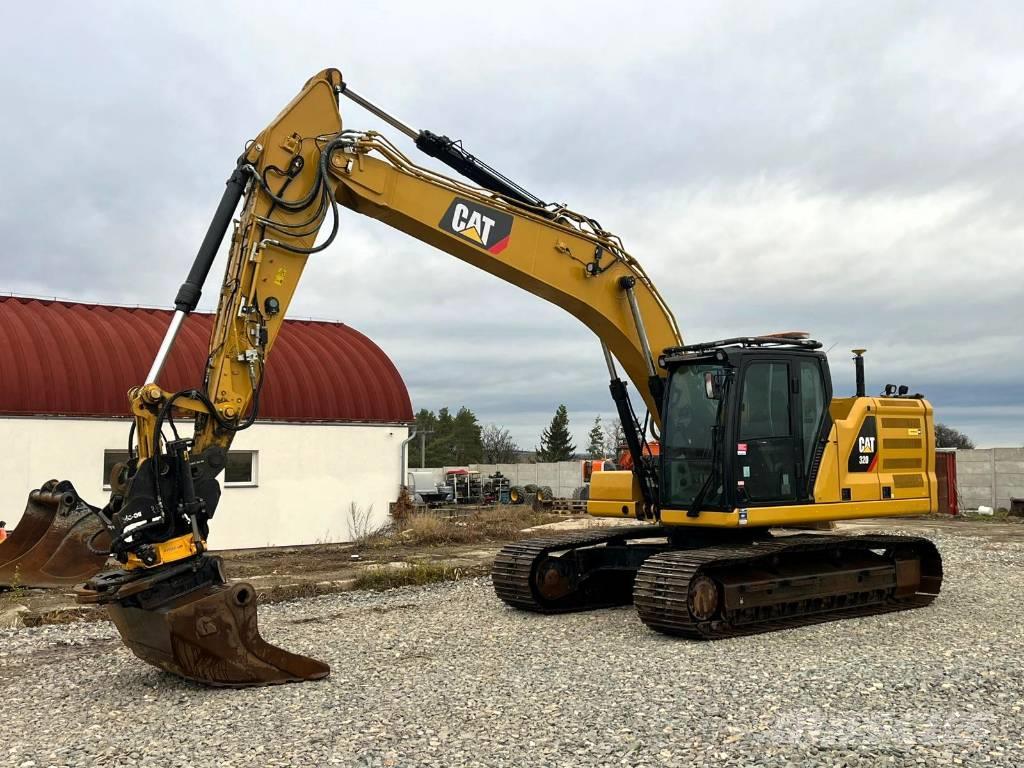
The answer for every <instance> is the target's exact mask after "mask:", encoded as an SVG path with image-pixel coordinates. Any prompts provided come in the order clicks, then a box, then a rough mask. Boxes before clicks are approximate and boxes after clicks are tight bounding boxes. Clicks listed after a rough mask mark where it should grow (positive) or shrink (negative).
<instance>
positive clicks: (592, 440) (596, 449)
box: [587, 416, 604, 459]
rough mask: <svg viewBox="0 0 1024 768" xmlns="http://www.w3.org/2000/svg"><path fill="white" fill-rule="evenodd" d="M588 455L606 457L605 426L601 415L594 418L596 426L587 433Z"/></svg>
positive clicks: (595, 457)
mask: <svg viewBox="0 0 1024 768" xmlns="http://www.w3.org/2000/svg"><path fill="white" fill-rule="evenodd" d="M587 441H588V442H587V457H588V458H591V459H603V458H604V427H603V426H602V424H601V417H600V416H598V417H597V418H595V419H594V426H593V427H591V428H590V433H589V434H588V435H587Z"/></svg>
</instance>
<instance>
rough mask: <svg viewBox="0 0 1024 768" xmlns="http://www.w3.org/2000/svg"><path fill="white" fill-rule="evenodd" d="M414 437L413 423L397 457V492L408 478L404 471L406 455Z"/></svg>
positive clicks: (400, 490) (414, 427) (414, 426)
mask: <svg viewBox="0 0 1024 768" xmlns="http://www.w3.org/2000/svg"><path fill="white" fill-rule="evenodd" d="M414 437H416V425H415V424H413V425H412V426H411V427H410V428H409V436H408V437H407V438H405V440H403V441H402V448H401V454H400V456H399V459H398V472H399V479H398V492H399V493H401V492H402V489H403V488H405V486H406V481H407V480H408V479H409V478H408V477H406V473H405V467H406V456H407V455H408V451H409V443H411V442H412V440H413V438H414Z"/></svg>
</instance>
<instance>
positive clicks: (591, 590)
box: [491, 525, 668, 613]
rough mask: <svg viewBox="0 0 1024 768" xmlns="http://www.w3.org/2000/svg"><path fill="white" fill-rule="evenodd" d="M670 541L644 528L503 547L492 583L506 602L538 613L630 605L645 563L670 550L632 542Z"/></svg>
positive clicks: (661, 533)
mask: <svg viewBox="0 0 1024 768" xmlns="http://www.w3.org/2000/svg"><path fill="white" fill-rule="evenodd" d="M665 538H666V532H665V529H664V528H661V527H660V526H655V525H638V526H628V527H627V526H622V527H615V528H602V529H600V530H596V531H584V532H580V533H570V534H562V535H558V536H548V537H544V538H538V539H528V540H526V541H520V542H516V543H514V544H508V545H507V546H505V547H503V548H502V550H501V551H500V552H499V553H498V554H497V556H496V557H495V558H494V566H493V568H492V569H491V581H492V583H493V584H494V591H495V593H497V595H498V597H500V598H501V599H502V600H503V601H504V602H505V603H507V604H508V605H511V606H512V607H513V608H519V609H521V610H526V611H533V612H536V613H567V612H570V611H586V610H591V609H594V608H604V607H610V606H614V605H626V604H628V603H629V602H630V600H631V599H632V586H633V576H634V575H635V573H636V570H637V568H638V567H639V565H640V563H641V562H643V560H644V559H646V558H647V557H649V556H650V555H652V554H654V553H655V552H658V551H667V550H668V543H667V540H666V541H665V542H664V543H662V544H650V543H645V544H627V542H628V541H646V540H650V539H654V540H657V539H665ZM588 566H590V567H588Z"/></svg>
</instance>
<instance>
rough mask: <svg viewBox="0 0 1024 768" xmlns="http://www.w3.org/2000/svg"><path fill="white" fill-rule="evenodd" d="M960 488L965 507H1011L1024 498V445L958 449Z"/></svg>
mask: <svg viewBox="0 0 1024 768" xmlns="http://www.w3.org/2000/svg"><path fill="white" fill-rule="evenodd" d="M956 476H957V488H958V491H959V493H960V503H961V505H962V506H963V508H964V509H977V508H978V507H979V506H982V505H984V506H988V507H992V508H993V509H999V508H1000V507H1004V508H1006V509H1009V507H1010V498H1011V497H1013V498H1024V448H978V449H975V450H970V451H957V452H956Z"/></svg>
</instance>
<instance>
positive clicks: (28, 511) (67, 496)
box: [0, 480, 110, 588]
mask: <svg viewBox="0 0 1024 768" xmlns="http://www.w3.org/2000/svg"><path fill="white" fill-rule="evenodd" d="M97 512H98V510H97V509H96V508H95V507H93V506H91V505H89V504H87V503H86V502H84V501H82V499H81V498H80V497H79V495H78V493H77V492H76V491H75V487H74V486H73V485H72V484H71V483H70V482H68V481H67V480H64V481H60V482H58V481H57V480H51V481H49V482H48V483H45V484H44V485H43V486H42V487H41V488H38V489H37V490H34V491H32V492H31V493H30V494H29V495H28V503H27V504H26V505H25V512H24V514H23V515H22V517H21V520H20V521H19V522H18V525H17V527H16V528H15V529H14V530H13V531H11V532H10V534H9V535H8V537H7V540H6V541H4V542H3V543H2V544H0V587H14V586H23V587H34V588H46V587H49V588H56V587H63V586H72V585H74V584H76V583H78V582H80V581H82V580H83V579H88V578H89V577H91V576H94V575H95V574H96V573H97V572H99V570H100V569H101V568H102V567H103V564H104V563H105V562H106V561H107V555H106V549H107V547H108V546H109V545H110V538H109V536H108V534H107V532H106V531H105V530H104V526H103V521H102V520H101V518H100V517H99V515H98V514H97Z"/></svg>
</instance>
